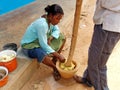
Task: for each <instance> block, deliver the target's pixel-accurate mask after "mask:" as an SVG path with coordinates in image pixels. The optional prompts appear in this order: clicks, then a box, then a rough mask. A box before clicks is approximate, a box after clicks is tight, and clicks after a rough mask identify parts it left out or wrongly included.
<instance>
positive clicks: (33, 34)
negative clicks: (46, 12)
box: [21, 18, 60, 54]
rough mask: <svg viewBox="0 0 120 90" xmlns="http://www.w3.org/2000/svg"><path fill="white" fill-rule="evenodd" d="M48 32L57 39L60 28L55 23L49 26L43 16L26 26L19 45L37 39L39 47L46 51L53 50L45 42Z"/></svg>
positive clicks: (50, 51)
mask: <svg viewBox="0 0 120 90" xmlns="http://www.w3.org/2000/svg"><path fill="white" fill-rule="evenodd" d="M49 32H51V35H52V36H53V37H54V38H56V39H57V38H58V37H59V34H60V30H59V28H58V26H57V25H55V26H53V25H52V24H51V25H50V28H49V27H48V23H47V20H46V19H45V18H39V19H37V20H35V21H34V22H33V23H31V24H30V25H29V26H28V28H27V30H26V32H25V34H24V35H23V38H22V40H21V45H23V44H27V43H31V42H33V41H34V40H36V39H38V41H39V44H40V46H41V48H43V50H45V51H46V53H48V54H49V53H52V52H55V50H53V49H52V48H51V47H50V46H49V45H48V44H47V33H49Z"/></svg>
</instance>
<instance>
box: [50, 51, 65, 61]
mask: <svg viewBox="0 0 120 90" xmlns="http://www.w3.org/2000/svg"><path fill="white" fill-rule="evenodd" d="M52 54H53V56H55V57H56V58H57V59H59V60H60V62H62V63H64V62H65V57H64V56H63V55H62V54H59V53H57V52H54V53H52Z"/></svg>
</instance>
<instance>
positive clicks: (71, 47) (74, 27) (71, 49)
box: [65, 0, 82, 66]
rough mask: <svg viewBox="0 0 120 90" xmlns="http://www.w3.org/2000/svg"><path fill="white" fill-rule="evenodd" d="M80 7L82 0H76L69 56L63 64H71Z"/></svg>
mask: <svg viewBox="0 0 120 90" xmlns="http://www.w3.org/2000/svg"><path fill="white" fill-rule="evenodd" d="M81 7H82V0H76V10H75V14H74V25H73V31H72V39H71V46H70V51H69V56H68V59H67V62H66V63H65V66H71V63H72V59H73V54H74V51H75V46H76V41H77V34H78V28H79V21H80V12H81Z"/></svg>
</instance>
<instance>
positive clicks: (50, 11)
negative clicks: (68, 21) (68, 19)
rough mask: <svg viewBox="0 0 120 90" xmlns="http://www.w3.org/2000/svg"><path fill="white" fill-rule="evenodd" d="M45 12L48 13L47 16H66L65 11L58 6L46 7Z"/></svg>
mask: <svg viewBox="0 0 120 90" xmlns="http://www.w3.org/2000/svg"><path fill="white" fill-rule="evenodd" d="M45 12H47V15H49V14H52V15H56V14H58V13H60V14H64V12H63V9H62V8H61V6H59V5H58V4H53V5H48V6H47V7H45Z"/></svg>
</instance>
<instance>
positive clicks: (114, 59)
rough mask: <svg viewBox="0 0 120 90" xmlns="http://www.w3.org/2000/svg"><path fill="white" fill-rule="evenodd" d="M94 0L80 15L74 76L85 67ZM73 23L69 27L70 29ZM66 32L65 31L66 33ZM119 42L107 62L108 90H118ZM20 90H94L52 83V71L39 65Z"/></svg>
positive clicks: (66, 82) (68, 81)
mask: <svg viewBox="0 0 120 90" xmlns="http://www.w3.org/2000/svg"><path fill="white" fill-rule="evenodd" d="M94 4H95V0H91V1H90V2H89V3H88V4H87V5H86V6H85V7H84V11H82V13H81V19H80V26H79V31H78V38H77V43H76V49H75V52H74V57H73V59H74V60H75V61H76V62H77V63H78V64H79V65H80V67H79V70H78V72H77V73H76V74H78V75H82V74H83V72H84V70H85V68H86V66H87V54H88V48H89V44H90V41H91V37H92V32H93V21H92V16H93V12H94V8H95V7H94ZM72 25H73V21H72V23H71V25H70V27H72ZM66 32H67V31H66ZM71 33H72V32H71V31H68V32H67V33H66V36H67V43H66V44H65V47H64V49H63V51H62V54H63V55H64V56H65V57H66V58H67V57H68V54H69V46H70V40H71ZM119 46H120V42H118V44H117V45H116V47H115V49H114V50H113V53H112V55H111V56H110V58H109V60H108V64H107V66H108V85H109V88H110V90H120V87H119V83H120V78H119V75H120V71H119V70H118V69H119V68H120V65H119V63H120V61H119V58H120V47H119ZM22 90H94V89H93V88H89V87H87V86H85V85H81V84H78V83H76V82H75V81H74V80H73V79H63V78H62V79H61V80H60V81H57V82H56V81H54V79H53V76H52V70H51V69H50V68H49V67H47V66H45V65H43V64H40V67H39V69H38V70H37V71H36V72H35V73H34V75H33V77H31V79H30V80H29V82H28V83H27V84H26V85H25V86H24V87H23V88H22Z"/></svg>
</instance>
